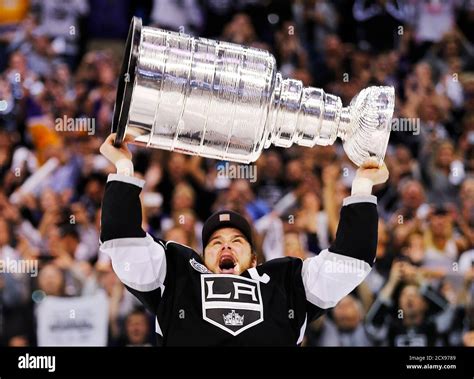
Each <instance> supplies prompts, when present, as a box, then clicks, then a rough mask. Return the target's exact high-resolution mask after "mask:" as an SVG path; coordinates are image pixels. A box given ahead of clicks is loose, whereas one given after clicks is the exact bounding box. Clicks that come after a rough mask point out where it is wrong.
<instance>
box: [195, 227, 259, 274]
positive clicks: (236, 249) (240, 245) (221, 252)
mask: <svg viewBox="0 0 474 379" xmlns="http://www.w3.org/2000/svg"><path fill="white" fill-rule="evenodd" d="M256 263H257V262H256V259H255V255H254V254H252V249H251V247H250V244H249V243H248V241H247V239H246V238H245V236H244V235H243V234H242V232H241V231H239V230H238V229H235V228H222V229H219V230H216V231H215V232H214V233H213V234H212V235H211V238H210V239H209V242H208V243H207V245H206V247H205V249H204V264H205V265H206V267H207V268H208V269H209V270H210V271H212V272H213V273H215V274H233V275H240V274H241V273H243V272H244V271H245V270H247V269H249V268H251V267H255V265H256Z"/></svg>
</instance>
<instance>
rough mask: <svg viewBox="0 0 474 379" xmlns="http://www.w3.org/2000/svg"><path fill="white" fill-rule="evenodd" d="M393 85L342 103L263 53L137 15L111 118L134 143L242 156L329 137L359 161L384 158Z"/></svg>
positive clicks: (249, 159)
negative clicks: (285, 72)
mask: <svg viewBox="0 0 474 379" xmlns="http://www.w3.org/2000/svg"><path fill="white" fill-rule="evenodd" d="M394 101H395V94H394V89H393V87H368V88H365V89H364V90H362V91H361V92H360V93H359V94H358V95H357V96H356V97H355V98H354V99H353V100H352V101H351V103H350V104H349V106H347V107H343V106H342V102H341V99H340V98H339V97H337V96H334V95H331V94H327V93H325V92H324V91H323V90H322V89H320V88H314V87H304V86H303V84H302V82H301V81H299V80H293V79H283V78H282V76H281V75H280V74H279V73H278V72H277V71H276V63H275V58H274V57H273V56H272V55H271V54H270V53H269V52H267V51H264V50H260V49H255V48H251V47H246V46H240V45H236V44H232V43H228V42H220V41H213V40H209V39H204V38H194V37H192V36H189V35H186V34H182V33H175V32H171V31H167V30H162V29H158V28H152V27H142V24H141V20H140V19H139V18H136V17H134V18H133V20H132V23H131V26H130V31H129V35H128V38H127V43H126V50H125V57H124V61H123V63H122V68H121V74H120V78H119V83H118V91H117V98H116V103H115V109H114V116H113V121H112V132H116V133H117V136H116V139H115V144H116V146H119V145H120V144H121V143H122V142H123V140H124V139H125V137H126V136H131V137H132V138H131V139H132V143H133V144H136V145H139V146H143V147H146V148H158V149H166V150H171V151H177V152H181V153H185V154H197V155H200V156H203V157H208V158H214V159H221V160H228V161H235V162H243V163H249V162H253V161H255V160H257V158H258V157H259V156H260V154H261V152H262V150H263V149H264V148H268V147H269V146H270V145H272V144H273V145H276V146H281V147H290V146H291V145H293V144H298V145H301V146H307V147H313V146H315V145H331V144H333V143H334V142H335V140H336V138H337V137H339V138H340V139H341V140H342V144H343V146H344V151H345V152H346V154H347V155H348V157H349V158H350V160H351V161H352V162H354V163H355V164H356V165H358V166H360V165H361V164H362V163H363V162H364V161H365V160H367V159H368V158H372V159H375V160H377V162H378V163H379V164H381V163H382V161H383V159H384V156H385V152H386V149H387V144H388V139H389V136H390V125H391V118H392V115H393V110H394Z"/></svg>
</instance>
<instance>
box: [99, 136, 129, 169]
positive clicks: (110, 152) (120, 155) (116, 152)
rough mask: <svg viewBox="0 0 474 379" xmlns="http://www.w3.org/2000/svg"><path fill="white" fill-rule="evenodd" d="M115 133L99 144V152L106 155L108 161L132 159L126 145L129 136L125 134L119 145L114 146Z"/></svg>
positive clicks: (114, 162)
mask: <svg viewBox="0 0 474 379" xmlns="http://www.w3.org/2000/svg"><path fill="white" fill-rule="evenodd" d="M115 136H116V133H112V134H111V135H109V136H108V137H107V138H106V140H105V141H104V143H103V144H102V145H101V146H100V149H99V151H100V153H101V154H102V155H103V156H104V157H106V158H107V159H108V160H109V161H110V162H112V163H113V164H116V163H117V162H118V161H119V160H121V159H128V160H130V161H131V160H132V153H131V152H130V150H129V149H128V147H127V141H130V137H129V136H127V137H126V138H125V140H124V142H123V143H122V145H121V146H120V147H115V146H114V141H115Z"/></svg>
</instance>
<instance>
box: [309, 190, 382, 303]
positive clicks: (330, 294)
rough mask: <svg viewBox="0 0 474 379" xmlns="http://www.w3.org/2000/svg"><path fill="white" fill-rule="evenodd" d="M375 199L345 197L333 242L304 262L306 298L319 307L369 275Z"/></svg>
mask: <svg viewBox="0 0 474 379" xmlns="http://www.w3.org/2000/svg"><path fill="white" fill-rule="evenodd" d="M376 204H377V198H376V197H375V196H372V195H367V196H360V195H354V196H350V197H347V198H345V199H344V202H343V206H342V209H341V215H340V221H339V225H338V228H337V232H336V238H335V241H334V243H333V244H332V245H331V246H330V247H329V248H328V249H325V250H323V251H321V252H320V253H319V255H317V256H315V257H312V258H308V259H306V260H305V261H304V262H303V268H302V277H303V284H304V288H305V293H306V299H307V300H308V301H309V302H310V303H311V304H313V305H315V306H317V307H319V308H321V309H329V308H332V307H334V306H335V305H336V304H337V303H338V302H339V301H340V300H341V299H342V298H343V297H345V296H346V295H348V294H349V293H350V292H352V291H353V290H354V288H356V287H357V286H358V285H359V284H360V283H361V282H362V281H363V280H364V279H365V278H366V276H367V275H368V274H369V272H370V270H371V268H372V265H373V263H374V260H375V253H376V249H377V228H378V213H377V205H376Z"/></svg>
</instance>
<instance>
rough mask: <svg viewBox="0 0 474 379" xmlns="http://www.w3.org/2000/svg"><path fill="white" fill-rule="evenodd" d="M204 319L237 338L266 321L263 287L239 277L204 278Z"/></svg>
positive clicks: (221, 275) (208, 276)
mask: <svg viewBox="0 0 474 379" xmlns="http://www.w3.org/2000/svg"><path fill="white" fill-rule="evenodd" d="M201 293H202V317H203V319H204V320H206V321H207V322H210V323H211V324H213V325H215V326H217V327H218V328H221V329H222V330H225V331H226V332H228V333H230V334H232V335H233V336H236V335H238V334H239V333H242V332H243V331H244V330H247V329H249V328H251V327H252V326H255V325H257V324H259V323H261V322H262V321H263V303H262V296H261V292H260V283H259V282H257V281H255V280H252V279H247V278H243V277H240V276H236V275H225V274H204V275H201Z"/></svg>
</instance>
